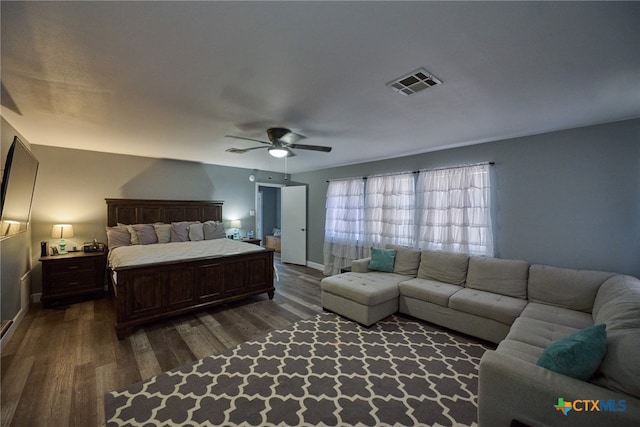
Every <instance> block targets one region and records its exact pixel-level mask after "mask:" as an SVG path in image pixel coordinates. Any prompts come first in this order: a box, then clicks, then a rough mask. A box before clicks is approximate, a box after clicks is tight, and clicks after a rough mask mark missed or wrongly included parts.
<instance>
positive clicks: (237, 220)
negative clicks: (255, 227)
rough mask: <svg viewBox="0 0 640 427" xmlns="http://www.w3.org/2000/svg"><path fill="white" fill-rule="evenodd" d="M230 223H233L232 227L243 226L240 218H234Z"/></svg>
mask: <svg viewBox="0 0 640 427" xmlns="http://www.w3.org/2000/svg"><path fill="white" fill-rule="evenodd" d="M230 225H231V228H242V223H241V222H240V220H239V219H232V220H231V224H230Z"/></svg>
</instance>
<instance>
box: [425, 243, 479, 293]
mask: <svg viewBox="0 0 640 427" xmlns="http://www.w3.org/2000/svg"><path fill="white" fill-rule="evenodd" d="M468 266H469V255H467V254H459V253H453V252H440V251H429V250H424V251H422V254H421V256H420V268H418V277H419V278H420V279H428V280H438V281H440V282H444V283H451V284H453V285H464V281H465V279H466V277H467V267H468Z"/></svg>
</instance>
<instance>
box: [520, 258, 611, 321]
mask: <svg viewBox="0 0 640 427" xmlns="http://www.w3.org/2000/svg"><path fill="white" fill-rule="evenodd" d="M611 276H613V273H606V272H602V271H590V270H573V269H570V268H560V267H552V266H548V265H532V266H531V268H529V287H528V292H529V301H532V302H540V303H543V304H550V305H555V306H558V307H564V308H569V309H572V310H579V311H584V312H585V313H591V310H592V308H593V303H594V300H595V298H596V293H597V292H598V288H599V287H600V285H602V283H603V282H604V281H605V280H607V279H608V278H610V277H611Z"/></svg>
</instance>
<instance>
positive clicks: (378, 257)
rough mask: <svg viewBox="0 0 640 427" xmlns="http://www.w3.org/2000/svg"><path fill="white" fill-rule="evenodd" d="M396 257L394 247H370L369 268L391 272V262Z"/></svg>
mask: <svg viewBox="0 0 640 427" xmlns="http://www.w3.org/2000/svg"><path fill="white" fill-rule="evenodd" d="M395 259H396V250H395V249H378V248H371V260H370V261H369V270H376V271H384V272H387V273H391V272H393V263H394V261H395Z"/></svg>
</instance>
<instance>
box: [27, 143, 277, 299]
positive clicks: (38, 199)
mask: <svg viewBox="0 0 640 427" xmlns="http://www.w3.org/2000/svg"><path fill="white" fill-rule="evenodd" d="M31 149H32V151H33V153H34V154H35V155H36V156H37V157H38V159H40V170H39V176H38V182H37V184H36V190H35V193H34V200H33V214H32V223H33V230H32V243H33V250H32V258H33V260H34V263H33V264H34V269H33V271H34V278H35V279H36V280H34V292H36V293H37V292H40V291H41V280H42V279H41V267H40V265H39V262H38V258H39V255H40V254H39V251H40V241H47V242H49V244H54V245H55V244H57V242H58V240H59V239H54V238H52V237H51V228H52V226H53V224H56V223H70V224H73V227H74V233H75V236H74V237H73V238H70V239H66V240H67V247H68V248H71V247H73V246H78V247H80V246H81V245H82V243H83V242H85V241H88V240H93V239H94V238H96V239H97V240H98V241H102V242H105V241H106V233H105V227H106V222H107V206H106V204H105V201H104V199H105V198H142V199H178V200H223V201H224V206H223V216H224V219H225V220H233V219H239V220H241V222H242V230H241V235H245V234H246V232H247V231H248V230H255V222H254V220H255V217H253V216H250V215H249V210H251V209H255V183H253V182H251V181H249V175H250V174H251V172H252V171H251V170H250V169H241V168H232V167H226V166H215V165H206V164H201V163H194V162H185V161H178V160H159V159H152V158H147V157H137V156H125V155H118V154H107V153H98V152H93V151H84V150H73V149H65V148H55V147H48V146H43V145H32V146H31ZM269 176H270V177H271V180H270V182H273V183H276V184H281V183H284V175H283V174H279V173H275V172H272V173H269Z"/></svg>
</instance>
